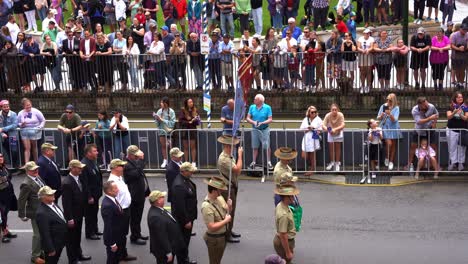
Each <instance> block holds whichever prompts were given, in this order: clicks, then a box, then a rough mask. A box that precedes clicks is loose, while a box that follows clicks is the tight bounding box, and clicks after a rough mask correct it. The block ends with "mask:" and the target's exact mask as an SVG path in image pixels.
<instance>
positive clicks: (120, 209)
mask: <svg viewBox="0 0 468 264" xmlns="http://www.w3.org/2000/svg"><path fill="white" fill-rule="evenodd" d="M114 201H115V204H116V205H117V206H118V207H119V211H120V212H122V206H120V203H119V201H117V199H115V198H114Z"/></svg>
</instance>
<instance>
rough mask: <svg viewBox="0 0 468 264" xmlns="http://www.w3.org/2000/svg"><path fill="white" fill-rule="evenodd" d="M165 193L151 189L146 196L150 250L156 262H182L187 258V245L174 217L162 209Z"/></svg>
mask: <svg viewBox="0 0 468 264" xmlns="http://www.w3.org/2000/svg"><path fill="white" fill-rule="evenodd" d="M166 195H167V193H166V192H161V191H152V192H151V193H150V195H149V197H148V200H149V203H150V204H151V207H150V209H149V211H148V218H147V219H148V228H149V232H150V252H151V253H152V254H153V255H154V256H155V258H156V263H158V264H159V263H174V262H175V261H174V257H177V263H184V261H186V260H187V259H188V250H187V245H186V244H185V240H184V237H183V236H182V232H181V231H180V227H179V225H178V223H177V221H176V220H175V218H174V217H173V216H172V215H171V213H170V212H168V211H167V210H166V209H164V198H166Z"/></svg>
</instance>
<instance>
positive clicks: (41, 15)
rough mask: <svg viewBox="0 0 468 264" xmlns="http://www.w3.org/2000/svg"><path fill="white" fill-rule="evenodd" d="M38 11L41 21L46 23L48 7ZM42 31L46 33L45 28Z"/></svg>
mask: <svg viewBox="0 0 468 264" xmlns="http://www.w3.org/2000/svg"><path fill="white" fill-rule="evenodd" d="M36 10H37V14H38V15H39V19H41V21H44V18H46V17H47V7H45V6H43V7H42V8H41V9H36ZM57 22H58V21H57ZM42 30H43V31H44V30H45V28H43V29H42Z"/></svg>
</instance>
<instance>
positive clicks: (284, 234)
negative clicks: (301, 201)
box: [273, 184, 299, 263]
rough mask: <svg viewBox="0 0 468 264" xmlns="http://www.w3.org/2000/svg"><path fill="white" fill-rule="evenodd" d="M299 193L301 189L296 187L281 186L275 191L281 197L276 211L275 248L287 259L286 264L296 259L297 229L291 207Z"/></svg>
mask: <svg viewBox="0 0 468 264" xmlns="http://www.w3.org/2000/svg"><path fill="white" fill-rule="evenodd" d="M298 193H299V189H297V188H296V186H294V185H288V184H287V185H281V186H279V187H276V189H275V194H278V195H280V197H281V202H280V203H279V204H278V205H277V206H276V211H275V223H276V235H275V238H274V239H273V246H274V248H275V251H276V253H277V254H278V255H279V256H281V257H282V258H284V259H286V263H291V260H292V259H293V258H294V246H295V240H294V239H295V237H296V227H295V225H294V218H293V213H292V211H291V209H290V208H289V205H290V204H292V203H293V202H294V196H295V195H297V194H298Z"/></svg>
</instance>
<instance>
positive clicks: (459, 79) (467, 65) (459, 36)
mask: <svg viewBox="0 0 468 264" xmlns="http://www.w3.org/2000/svg"><path fill="white" fill-rule="evenodd" d="M467 32H468V24H462V25H461V27H460V30H458V31H457V32H454V33H453V34H452V35H451V36H450V43H451V47H450V48H451V49H452V71H454V72H455V76H456V82H455V83H452V84H455V85H456V88H457V89H463V88H464V85H463V84H464V82H465V72H466V70H467V69H468V52H467V43H468V34H467Z"/></svg>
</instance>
